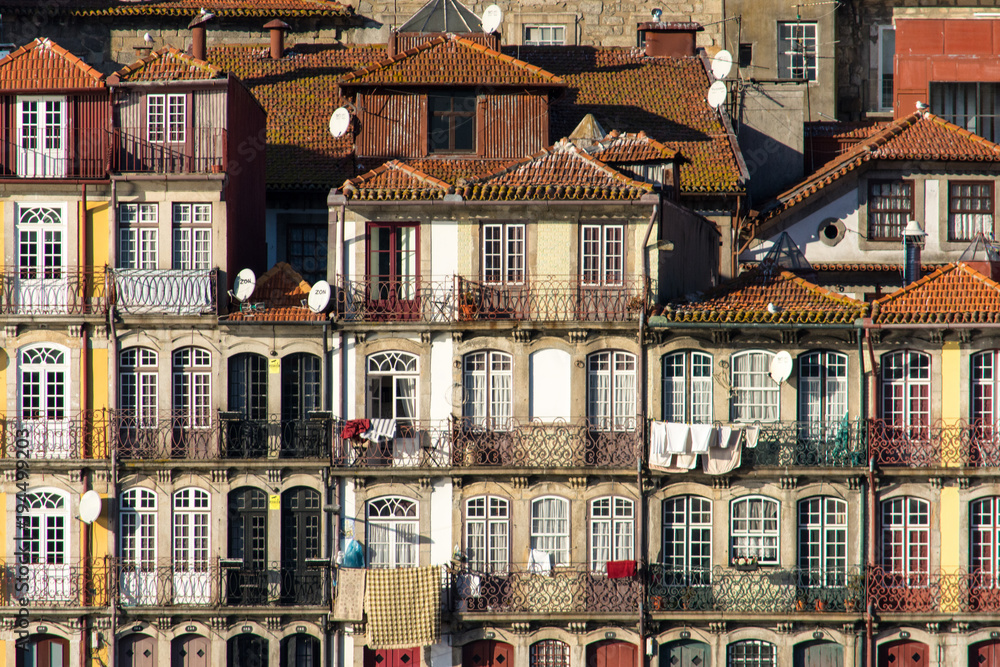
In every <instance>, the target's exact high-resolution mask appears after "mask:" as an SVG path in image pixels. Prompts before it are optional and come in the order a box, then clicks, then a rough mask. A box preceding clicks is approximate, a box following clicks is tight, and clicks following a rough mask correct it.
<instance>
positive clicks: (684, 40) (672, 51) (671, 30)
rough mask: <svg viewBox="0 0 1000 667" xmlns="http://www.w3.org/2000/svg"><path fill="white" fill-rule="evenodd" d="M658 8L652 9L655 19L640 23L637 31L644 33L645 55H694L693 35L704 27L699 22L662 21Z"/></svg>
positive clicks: (673, 56) (675, 56) (672, 56)
mask: <svg viewBox="0 0 1000 667" xmlns="http://www.w3.org/2000/svg"><path fill="white" fill-rule="evenodd" d="M659 17H660V10H658V9H654V10H653V18H654V19H655V20H653V21H650V22H648V23H640V24H639V31H640V32H642V33H645V35H646V55H647V56H659V57H669V58H683V57H685V56H693V55H695V48H696V47H695V35H696V34H697V33H699V32H701V31H702V30H704V28H702V27H701V24H700V23H691V22H687V23H678V22H664V21H660V20H659Z"/></svg>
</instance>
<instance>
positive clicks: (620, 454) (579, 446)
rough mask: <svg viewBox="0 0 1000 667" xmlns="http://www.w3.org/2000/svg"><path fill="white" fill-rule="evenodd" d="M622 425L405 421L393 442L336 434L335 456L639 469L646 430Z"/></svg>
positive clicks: (426, 464)
mask: <svg viewBox="0 0 1000 667" xmlns="http://www.w3.org/2000/svg"><path fill="white" fill-rule="evenodd" d="M342 426H343V425H342V424H341V427H342ZM616 426H618V427H620V428H621V430H602V429H599V428H594V427H593V425H592V424H591V422H590V421H588V420H583V421H580V422H564V421H554V422H543V421H540V420H520V419H515V418H511V419H505V420H503V422H498V421H491V422H489V423H482V422H479V421H477V420H475V419H459V420H452V421H440V422H405V423H404V422H399V423H398V424H397V435H396V437H395V438H394V439H391V440H384V441H381V442H370V441H368V440H365V439H364V438H361V437H360V436H357V435H355V436H354V437H352V438H347V439H345V438H342V437H338V438H336V439H335V442H334V456H333V459H334V465H335V466H343V467H399V468H447V467H455V468H478V467H530V468H573V467H595V468H633V467H635V464H636V457H637V456H638V455H639V451H640V447H641V444H642V432H641V430H639V429H638V428H636V420H635V419H626V420H623V421H622V422H620V423H618V424H616Z"/></svg>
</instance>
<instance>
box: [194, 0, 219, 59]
mask: <svg viewBox="0 0 1000 667" xmlns="http://www.w3.org/2000/svg"><path fill="white" fill-rule="evenodd" d="M214 18H215V14H213V13H211V12H206V11H205V10H202V12H201V14H198V16H195V17H194V18H193V19H191V22H190V23H188V27H189V28H191V55H192V56H193V57H195V58H197V59H198V60H205V57H206V55H207V53H208V47H207V45H206V40H207V38H206V35H205V24H207V23H208V22H209V21H211V20H212V19H214Z"/></svg>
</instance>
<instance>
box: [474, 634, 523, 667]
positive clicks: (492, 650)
mask: <svg viewBox="0 0 1000 667" xmlns="http://www.w3.org/2000/svg"><path fill="white" fill-rule="evenodd" d="M513 664H514V647H513V646H511V645H510V644H507V643H505V642H497V641H493V640H492V639H480V640H478V641H474V642H471V643H469V644H466V645H465V646H463V647H462V667H511V665H513Z"/></svg>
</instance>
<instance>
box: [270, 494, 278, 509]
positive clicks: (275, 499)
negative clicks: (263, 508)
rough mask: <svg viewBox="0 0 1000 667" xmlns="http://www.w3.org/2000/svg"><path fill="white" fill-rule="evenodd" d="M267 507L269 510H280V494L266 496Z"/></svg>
mask: <svg viewBox="0 0 1000 667" xmlns="http://www.w3.org/2000/svg"><path fill="white" fill-rule="evenodd" d="M267 508H268V509H270V510H280V509H281V496H278V495H274V496H268V497H267Z"/></svg>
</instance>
